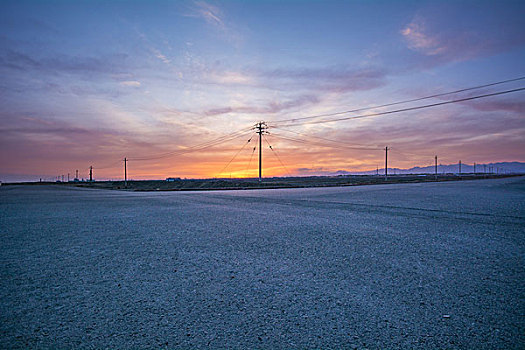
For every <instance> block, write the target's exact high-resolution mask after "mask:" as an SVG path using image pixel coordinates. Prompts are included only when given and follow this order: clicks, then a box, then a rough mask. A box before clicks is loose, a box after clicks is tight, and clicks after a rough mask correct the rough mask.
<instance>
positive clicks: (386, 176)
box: [385, 146, 388, 181]
mask: <svg viewBox="0 0 525 350" xmlns="http://www.w3.org/2000/svg"><path fill="white" fill-rule="evenodd" d="M386 180H388V146H387V147H385V181H386Z"/></svg>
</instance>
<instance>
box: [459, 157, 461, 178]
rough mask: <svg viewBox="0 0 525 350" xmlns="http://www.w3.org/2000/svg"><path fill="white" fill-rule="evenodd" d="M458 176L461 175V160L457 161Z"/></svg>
mask: <svg viewBox="0 0 525 350" xmlns="http://www.w3.org/2000/svg"><path fill="white" fill-rule="evenodd" d="M459 175H461V160H460V161H459Z"/></svg>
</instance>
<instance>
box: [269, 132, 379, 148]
mask: <svg viewBox="0 0 525 350" xmlns="http://www.w3.org/2000/svg"><path fill="white" fill-rule="evenodd" d="M271 135H272V136H276V137H278V138H281V139H284V140H288V141H293V142H299V143H304V144H309V145H314V146H321V147H326V148H339V149H345V150H348V149H352V150H359V151H378V150H380V148H364V147H352V146H345V145H329V144H326V143H322V142H319V141H306V140H302V139H297V138H294V137H290V136H284V135H280V134H276V133H272V134H271Z"/></svg>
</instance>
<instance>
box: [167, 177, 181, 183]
mask: <svg viewBox="0 0 525 350" xmlns="http://www.w3.org/2000/svg"><path fill="white" fill-rule="evenodd" d="M179 180H180V177H167V178H166V181H168V182H173V181H179Z"/></svg>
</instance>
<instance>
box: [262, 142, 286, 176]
mask: <svg viewBox="0 0 525 350" xmlns="http://www.w3.org/2000/svg"><path fill="white" fill-rule="evenodd" d="M263 138H264V141H266V143H267V144H268V147H270V149H271V150H272V152H273V154H274V155H275V157H276V158H277V160H278V161H279V163H281V166H282V167H283V168H284V170H285V171H286V172H287V173H288V176H292V174H291V173H290V171H288V168H287V167H286V165H284V163H283V162H282V160H281V158H280V157H279V155H278V154H277V152H276V151H275V150H274V149H273V147H272V145H270V142H268V139H267V138H266V136H264V135H263Z"/></svg>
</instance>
